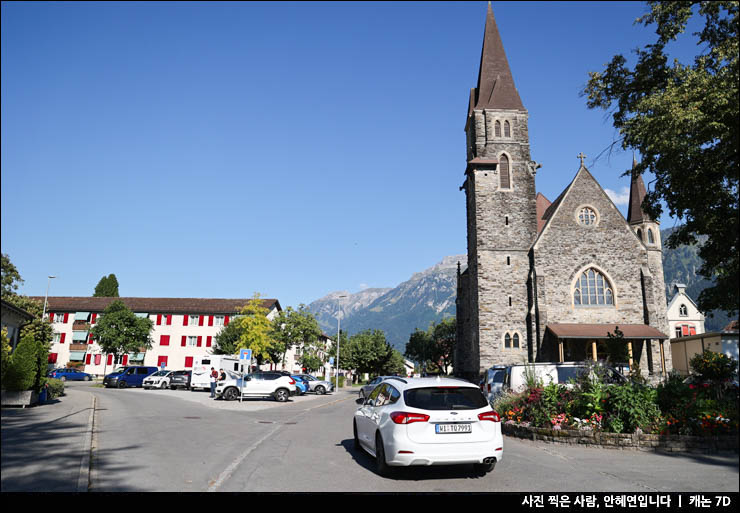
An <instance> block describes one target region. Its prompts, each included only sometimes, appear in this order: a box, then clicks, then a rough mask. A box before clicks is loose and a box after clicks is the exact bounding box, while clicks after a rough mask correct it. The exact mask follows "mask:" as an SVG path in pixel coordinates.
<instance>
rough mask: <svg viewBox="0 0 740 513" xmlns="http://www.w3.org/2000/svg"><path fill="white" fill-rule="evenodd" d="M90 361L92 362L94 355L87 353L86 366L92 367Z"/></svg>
mask: <svg viewBox="0 0 740 513" xmlns="http://www.w3.org/2000/svg"><path fill="white" fill-rule="evenodd" d="M90 360H92V354H91V353H87V356H86V357H85V365H90Z"/></svg>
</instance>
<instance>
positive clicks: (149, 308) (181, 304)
mask: <svg viewBox="0 0 740 513" xmlns="http://www.w3.org/2000/svg"><path fill="white" fill-rule="evenodd" d="M34 299H40V300H41V301H43V300H44V298H43V296H41V297H34ZM115 300H120V301H123V303H124V304H125V305H126V306H127V307H128V308H129V309H131V310H132V311H133V312H142V313H171V314H235V313H237V312H238V311H239V310H241V308H242V307H243V306H244V305H246V304H247V303H248V302H249V301H251V298H249V299H214V298H167V297H64V296H53V297H49V299H48V303H47V307H46V310H47V311H49V312H54V311H60V312H102V311H103V310H105V308H106V307H107V306H108V305H109V304H110V303H112V302H113V301H115ZM262 306H263V307H265V308H268V309H272V308H273V307H276V308H277V309H278V310H282V308H281V307H280V303H279V302H278V300H277V299H262Z"/></svg>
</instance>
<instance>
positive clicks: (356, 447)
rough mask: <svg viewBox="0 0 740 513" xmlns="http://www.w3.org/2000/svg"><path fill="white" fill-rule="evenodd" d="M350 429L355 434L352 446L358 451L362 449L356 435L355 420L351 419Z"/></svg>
mask: <svg viewBox="0 0 740 513" xmlns="http://www.w3.org/2000/svg"><path fill="white" fill-rule="evenodd" d="M352 431H353V434H354V435H355V440H354V448H355V450H356V451H359V450H360V449H362V446H361V445H360V437H358V436H357V422H355V421H352Z"/></svg>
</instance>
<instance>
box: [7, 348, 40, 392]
mask: <svg viewBox="0 0 740 513" xmlns="http://www.w3.org/2000/svg"><path fill="white" fill-rule="evenodd" d="M37 360H38V355H37V351H36V341H35V340H34V339H33V337H32V336H30V335H26V336H25V337H23V338H22V339H21V341H20V342H18V347H16V348H15V351H13V354H12V355H10V359H9V362H8V365H7V367H6V369H5V376H3V388H5V389H6V390H15V391H23V390H31V389H32V388H33V387H34V384H36V383H37V375H38V370H37Z"/></svg>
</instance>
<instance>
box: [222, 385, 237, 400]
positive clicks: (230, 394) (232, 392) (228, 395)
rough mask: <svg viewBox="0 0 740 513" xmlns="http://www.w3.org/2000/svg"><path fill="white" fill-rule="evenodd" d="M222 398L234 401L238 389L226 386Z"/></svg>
mask: <svg viewBox="0 0 740 513" xmlns="http://www.w3.org/2000/svg"><path fill="white" fill-rule="evenodd" d="M223 398H224V399H225V400H227V401H236V400H237V399H239V391H238V390H237V389H236V388H234V387H231V388H227V389H226V390H225V391H224V395H223Z"/></svg>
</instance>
